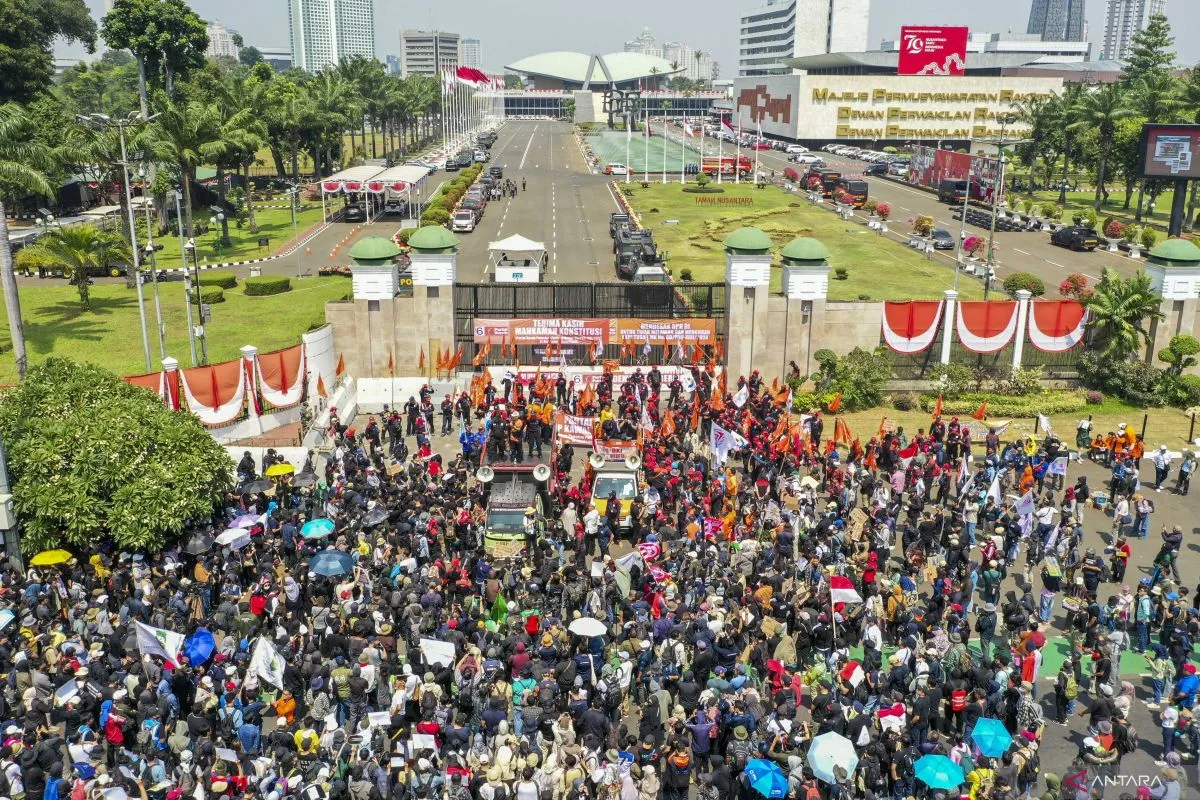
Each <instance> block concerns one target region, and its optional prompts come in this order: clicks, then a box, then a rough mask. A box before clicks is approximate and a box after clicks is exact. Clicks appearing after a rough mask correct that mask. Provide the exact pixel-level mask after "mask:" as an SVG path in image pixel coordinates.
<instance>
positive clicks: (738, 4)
mask: <svg viewBox="0 0 1200 800" xmlns="http://www.w3.org/2000/svg"><path fill="white" fill-rule="evenodd" d="M1194 2H1195V0H1168V3H1167V16H1168V18H1170V20H1171V27H1172V31H1173V33H1174V35H1175V49H1176V54H1177V56H1178V60H1179V62H1180V63H1183V64H1188V65H1190V64H1194V63H1196V62H1197V61H1200V14H1188V13H1186V11H1187V8H1186V7H1187V6H1188V5H1189V4H1190V3H1194ZM87 3H88V5H89V7H90V8H91V9H92V13H93V14H94V15H95V16H96V18H97V19H99V18H100V17H101V16H102V15H103V13H104V0H87ZM756 4H757V3H756V2H755V0H733V2H730V0H688V2H683V0H667V1H666V2H659V3H646V2H644V0H608V2H605V3H581V2H579V0H568V2H562V0H523V1H522V2H521V3H520V4H519V5H516V4H513V5H509V4H503V3H494V2H485V1H484V0H457V2H455V3H454V4H452V5H449V4H439V3H433V2H425V3H400V2H388V0H376V3H375V52H376V55H377V56H378V57H379V59H380V60H383V58H384V57H385V56H387V55H398V54H399V52H400V30H401V29H403V28H423V29H431V28H437V29H442V30H447V31H453V32H456V33H459V34H462V35H463V36H466V37H475V38H478V39H480V41H481V43H482V48H483V64H484V69H486V70H488V71H490V72H499V71H500V70H501V68H502V67H503V66H504V65H505V64H509V63H512V62H513V61H516V60H517V59H519V58H523V57H525V56H528V55H533V54H535V53H540V52H546V51H550V50H578V51H582V52H591V53H609V52H613V51H619V50H620V49H621V47H622V45H623V44H624V42H625V41H626V40H627V39H632V38H634V37H635V36H637V35H638V34H639V33H641V31H642V29H643V28H649V29H650V30H651V32H652V33H653V34H654V36H655V37H656V38H657V39H658V40H659V41H660V42H661V41H664V40H669V41H680V42H686V43H688V44H690V45H691V46H692V47H695V48H699V49H701V50H704V51H706V52H710V53H712V55H713V58H714V59H716V60H717V61H718V62H719V63H720V67H721V76H722V77H725V78H731V77H735V76H736V74H737V35H736V34H737V29H738V19H739V17H740V15H741V14H742V13H743V12H744V11H746V10H748V9H750V8H753V7H754V6H755V5H756ZM1029 5H1030V0H1021V1H1020V2H1019V3H1017V4H1016V8H1015V9H1014V7H1013V6H1012V5H1005V4H1001V3H984V2H980V0H967V1H966V2H963V0H907V2H905V3H890V2H886V0H875V2H874V3H873V4H872V8H871V27H870V35H869V38H868V41H869V43H870V46H871V47H872V48H877V47H878V46H879V42H880V40H882V39H890V38H893V37H895V36H897V35H899V32H900V26H901V25H906V24H912V25H922V24H947V25H969V26H970V27H971V29H972V30H975V31H988V32H991V33H1001V32H1009V31H1011V32H1014V33H1023V32H1024V31H1025V25H1026V21H1027V20H1028V16H1029ZM191 6H192V8H194V9H195V10H196V13H198V14H199V15H200V16H201V17H203V18H205V19H210V20H219V21H220V22H222V23H224V24H225V25H226V26H227V27H229V28H233V29H235V30H237V31H238V32H239V33H241V34H242V36H243V38H244V39H245V41H246V44H248V45H255V46H259V47H264V46H265V47H287V46H288V32H287V6H286V3H285V0H251V2H245V0H191ZM1106 6H1107V3H1106V2H1105V0H1088V4H1087V20H1088V26H1089V27H1088V38H1089V39H1090V40H1091V41H1092V42H1093V43H1097V44H1096V46H1094V47H1093V50H1092V52H1093V54H1094V55H1098V54H1099V45H1098V42H1099V41H1100V40H1101V39H1102V38H1103V35H1104V11H1105V8H1106ZM518 8H519V11H518V10H517V9H518ZM531 21H533V24H531ZM723 30H725V31H728V32H729V33H728V34H722V33H721V31H723ZM56 53H57V54H58V55H60V56H65V57H83V56H85V55H86V54H85V53H84V52H83V50H82V48H69V47H65V46H64V47H59V48H58V50H57V51H56Z"/></svg>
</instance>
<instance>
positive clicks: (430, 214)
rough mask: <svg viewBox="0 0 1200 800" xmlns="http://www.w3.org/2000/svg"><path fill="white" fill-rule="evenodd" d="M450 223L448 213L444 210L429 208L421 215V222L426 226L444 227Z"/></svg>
mask: <svg viewBox="0 0 1200 800" xmlns="http://www.w3.org/2000/svg"><path fill="white" fill-rule="evenodd" d="M449 221H450V212H449V211H447V210H446V209H444V208H431V209H429V210H428V211H426V212H425V213H424V214H422V215H421V222H423V223H424V224H426V225H445V224H446V223H447V222H449Z"/></svg>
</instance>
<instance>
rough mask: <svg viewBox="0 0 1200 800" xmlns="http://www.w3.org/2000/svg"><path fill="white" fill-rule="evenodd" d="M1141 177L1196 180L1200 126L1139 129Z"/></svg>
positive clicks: (1199, 170) (1199, 166) (1151, 125)
mask: <svg viewBox="0 0 1200 800" xmlns="http://www.w3.org/2000/svg"><path fill="white" fill-rule="evenodd" d="M1141 153H1142V177H1143V178H1174V179H1176V180H1195V179H1197V178H1200V158H1198V157H1197V156H1200V125H1158V124H1154V123H1149V124H1147V125H1144V126H1142V149H1141Z"/></svg>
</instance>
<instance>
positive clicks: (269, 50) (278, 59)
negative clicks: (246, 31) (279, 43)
mask: <svg viewBox="0 0 1200 800" xmlns="http://www.w3.org/2000/svg"><path fill="white" fill-rule="evenodd" d="M258 52H259V53H260V54H261V55H262V57H263V61H265V62H267V63H268V64H270V65H271V66H272V67H274V68H275V69H281V70H282V69H288V68H289V67H291V66H292V63H293V62H292V50H291V48H290V47H274V46H261V45H260V46H258Z"/></svg>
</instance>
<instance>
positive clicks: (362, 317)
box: [325, 286, 469, 385]
mask: <svg viewBox="0 0 1200 800" xmlns="http://www.w3.org/2000/svg"><path fill="white" fill-rule="evenodd" d="M325 319H326V320H327V321H328V322H329V324H330V325H331V326H332V328H333V347H334V349H335V350H336V351H337V353H338V354H339V355H340V356H341V357H342V358H343V359H344V360H345V363H346V371H347V372H348V373H350V374H351V375H354V376H355V377H357V378H360V379H361V378H384V377H388V375H389V370H388V360H389V358H391V359H392V363H393V369H392V370H391V373H393V374H395V375H420V374H422V371H421V370H420V369H419V366H420V361H421V352H422V351H424V353H425V370H424V374H425V375H426V376H427V377H429V376H432V375H433V373H434V366H435V364H436V363H437V356H436V354H437V353H438V352H440V351H444V350H445V349H446V348H447V347H449V348H451V350H453V348H454V289H453V287H451V286H414V287H413V294H412V297H401V296H397V297H393V298H392V299H391V300H351V301H348V302H336V303H326V304H325ZM335 363H336V359H335ZM468 366H469V365H468ZM327 385H328V384H327Z"/></svg>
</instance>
